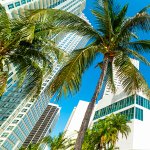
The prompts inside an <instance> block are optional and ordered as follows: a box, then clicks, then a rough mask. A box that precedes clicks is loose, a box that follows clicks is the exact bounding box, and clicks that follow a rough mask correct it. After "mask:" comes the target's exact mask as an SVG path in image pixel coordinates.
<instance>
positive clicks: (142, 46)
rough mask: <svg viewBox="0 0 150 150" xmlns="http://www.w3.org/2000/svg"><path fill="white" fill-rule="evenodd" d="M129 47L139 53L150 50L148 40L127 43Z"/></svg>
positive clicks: (149, 41)
mask: <svg viewBox="0 0 150 150" xmlns="http://www.w3.org/2000/svg"><path fill="white" fill-rule="evenodd" d="M129 47H131V48H132V49H134V50H136V51H137V52H141V53H143V52H144V53H147V52H148V53H149V52H150V40H139V41H134V42H130V43H129Z"/></svg>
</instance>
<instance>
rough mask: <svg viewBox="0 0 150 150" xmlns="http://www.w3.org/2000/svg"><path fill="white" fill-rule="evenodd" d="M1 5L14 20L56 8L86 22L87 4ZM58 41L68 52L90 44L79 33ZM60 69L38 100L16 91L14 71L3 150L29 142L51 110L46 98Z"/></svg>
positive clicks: (1, 116)
mask: <svg viewBox="0 0 150 150" xmlns="http://www.w3.org/2000/svg"><path fill="white" fill-rule="evenodd" d="M0 2H1V4H2V5H3V6H4V7H5V9H6V11H7V13H8V14H9V15H10V17H15V15H17V14H21V13H22V12H23V10H24V9H33V8H54V7H55V8H58V9H63V10H66V11H69V12H72V13H74V14H76V15H78V16H80V17H81V18H83V19H86V17H85V16H84V15H83V13H82V11H83V9H84V7H85V0H49V1H48V0H32V1H31V0H13V1H12V0H9V1H3V0H0ZM56 40H57V44H58V46H59V47H60V48H62V49H64V50H65V51H67V52H71V51H72V50H74V49H76V48H79V47H83V46H84V45H85V44H86V43H87V41H88V39H87V38H86V37H81V36H79V35H78V34H77V33H75V32H73V33H69V34H65V35H60V36H58V37H57V38H56ZM60 67H61V66H60V65H59V64H57V63H56V65H55V67H54V69H53V72H52V73H51V74H50V75H49V76H47V77H46V78H45V79H44V81H43V83H42V89H41V93H40V95H39V97H38V99H34V98H33V95H34V92H31V93H29V94H27V95H26V94H24V93H23V92H24V90H23V89H19V90H16V86H17V85H16V82H17V78H16V76H15V73H16V71H17V68H13V67H12V70H11V72H10V74H9V78H8V85H7V91H6V92H5V94H4V95H3V96H2V97H1V100H0V150H1V149H3V150H12V149H14V150H17V149H18V148H19V147H21V145H22V144H23V143H24V142H25V140H26V138H27V137H28V136H29V134H30V132H31V131H32V129H33V127H34V126H35V124H36V123H37V121H38V120H39V118H40V117H41V115H42V114H43V112H44V110H45V109H46V107H47V106H48V103H49V100H50V98H49V97H48V96H47V95H46V93H45V90H46V87H47V85H48V84H49V83H50V82H51V81H52V80H53V78H54V76H55V74H56V73H57V71H59V69H60Z"/></svg>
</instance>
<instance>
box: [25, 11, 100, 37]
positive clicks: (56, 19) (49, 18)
mask: <svg viewBox="0 0 150 150" xmlns="http://www.w3.org/2000/svg"><path fill="white" fill-rule="evenodd" d="M27 13H29V17H28V16H27V18H28V20H30V21H32V22H35V21H36V22H38V21H39V20H40V21H41V19H43V18H44V21H43V20H42V21H41V22H43V24H42V27H43V28H44V29H45V31H46V30H47V31H48V29H51V30H50V31H52V29H53V28H54V29H56V30H55V32H56V31H57V30H58V31H60V30H61V29H62V30H63V31H64V32H67V31H69V32H71V31H76V32H78V33H80V34H82V35H88V36H91V37H93V36H94V37H95V36H96V37H97V36H99V35H98V34H97V32H96V31H95V30H93V28H92V27H91V25H90V24H88V23H87V22H86V21H84V20H83V19H81V18H79V17H78V16H76V15H74V14H72V13H69V12H66V11H63V10H58V9H41V10H28V11H27ZM50 22H51V24H50ZM38 31H40V30H38ZM53 31H54V30H53ZM48 32H49V31H48Z"/></svg>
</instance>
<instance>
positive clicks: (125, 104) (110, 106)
mask: <svg viewBox="0 0 150 150" xmlns="http://www.w3.org/2000/svg"><path fill="white" fill-rule="evenodd" d="M132 63H133V64H134V65H135V66H136V67H137V68H138V69H139V62H138V61H137V60H132ZM114 71H115V70H114ZM114 81H115V85H116V87H117V91H116V93H115V94H114V93H112V92H111V91H110V89H109V87H108V86H107V85H106V87H105V89H104V93H103V96H102V99H101V100H99V101H98V104H96V105H95V109H94V112H93V113H94V115H92V117H91V121H90V123H89V126H90V127H92V126H93V124H94V123H96V122H97V121H98V120H99V119H104V118H105V117H106V116H108V115H110V114H112V113H114V114H118V113H120V114H124V115H126V116H127V118H128V120H130V121H131V122H130V123H129V126H130V128H131V132H130V133H129V135H128V137H127V139H126V138H125V137H123V138H122V135H119V140H118V141H117V143H116V146H117V147H119V148H120V150H149V149H150V142H149V137H148V136H149V133H150V131H149V126H150V119H149V116H150V100H148V99H147V98H146V96H145V95H144V94H142V92H137V93H136V94H134V95H127V94H126V93H125V92H123V88H122V86H121V84H120V82H119V80H118V78H117V75H116V72H115V75H114ZM80 105H81V102H79V104H78V106H77V108H78V109H77V108H76V109H75V110H76V111H75V113H76V114H79V115H78V116H76V115H74V110H73V112H72V114H71V117H70V119H69V120H68V123H67V126H66V129H65V130H66V131H67V137H69V138H70V137H71V136H72V137H73V138H74V137H75V136H73V135H74V132H75V130H77V131H79V128H80V126H81V123H82V121H81V120H80V121H78V117H79V116H80V115H81V112H80V111H81V110H80V109H79V108H83V110H82V112H83V114H84V113H85V109H86V107H87V102H82V106H80ZM82 118H83V116H82ZM72 126H73V127H72ZM76 126H77V127H78V128H75V127H76ZM76 133H77V132H76ZM71 134H72V135H71ZM76 136H77V135H76ZM143 137H144V138H143ZM91 138H92V137H91Z"/></svg>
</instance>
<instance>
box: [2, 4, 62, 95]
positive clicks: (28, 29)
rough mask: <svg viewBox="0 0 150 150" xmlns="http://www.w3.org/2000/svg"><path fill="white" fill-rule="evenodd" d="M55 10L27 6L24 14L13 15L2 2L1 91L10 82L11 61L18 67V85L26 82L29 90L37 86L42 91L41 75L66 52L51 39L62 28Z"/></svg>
mask: <svg viewBox="0 0 150 150" xmlns="http://www.w3.org/2000/svg"><path fill="white" fill-rule="evenodd" d="M53 11H54V10H51V9H48V10H26V11H25V13H24V15H22V16H19V17H18V18H13V19H10V18H8V16H7V13H6V11H5V9H4V8H3V7H2V6H0V83H1V84H0V95H2V94H3V92H4V91H5V88H6V85H7V78H8V73H9V72H10V71H11V69H12V64H13V65H14V66H15V68H17V72H16V73H17V77H18V78H19V82H18V85H19V87H20V86H21V85H22V83H23V82H24V81H26V82H25V85H27V86H25V85H24V86H25V88H24V89H26V91H27V93H28V92H29V91H30V90H31V89H34V93H37V95H38V93H39V92H40V88H41V84H42V77H43V75H45V72H50V71H51V70H52V67H53V63H54V59H55V58H57V60H58V61H60V59H61V58H62V56H63V53H64V52H63V51H61V50H60V49H59V48H58V47H57V46H56V44H55V42H54V40H52V39H51V38H52V36H54V35H56V33H58V32H59V31H60V27H57V22H58V21H55V19H54V18H55V17H50V16H54V15H52V14H54V12H53Z"/></svg>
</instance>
